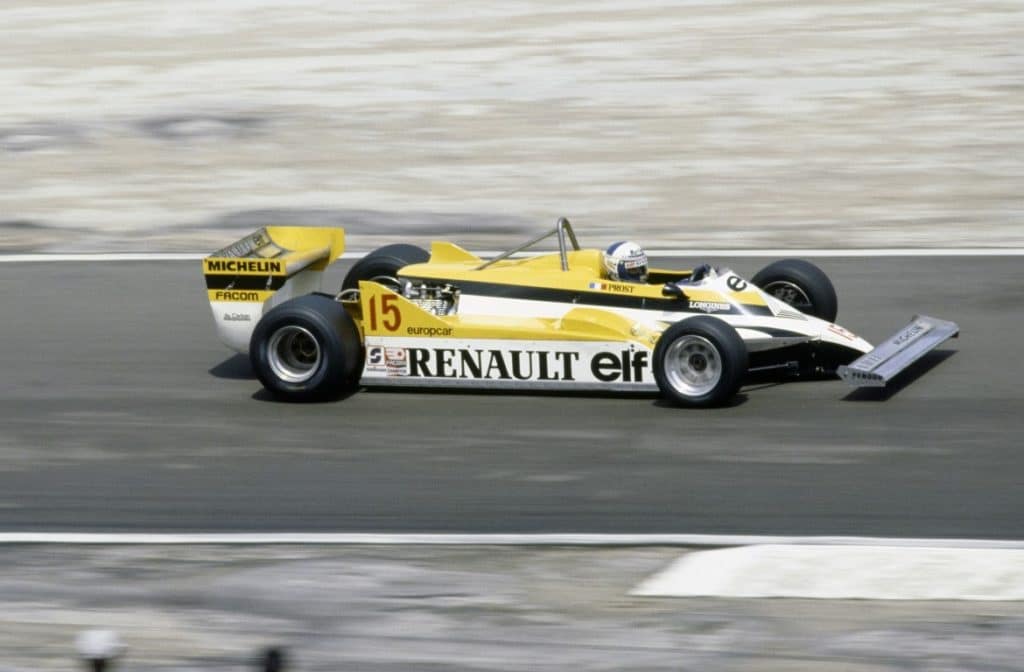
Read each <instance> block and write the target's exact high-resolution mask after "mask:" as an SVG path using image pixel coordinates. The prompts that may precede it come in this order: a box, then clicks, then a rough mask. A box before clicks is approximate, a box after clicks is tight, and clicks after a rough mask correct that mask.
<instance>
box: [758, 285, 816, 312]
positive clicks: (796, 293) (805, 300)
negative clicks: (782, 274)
mask: <svg viewBox="0 0 1024 672" xmlns="http://www.w3.org/2000/svg"><path fill="white" fill-rule="evenodd" d="M761 289H763V290H764V291H765V292H766V293H767V294H769V295H771V296H774V297H775V298H776V299H778V300H779V301H782V302H783V303H788V304H789V305H791V306H793V307H794V308H796V309H797V310H800V311H802V312H805V313H806V312H809V311H810V310H812V309H813V308H814V304H813V303H811V297H809V296H807V292H805V291H804V290H803V289H802V288H801V287H800V286H799V285H795V284H793V283H792V282H787V281H786V280H776V281H775V282H770V283H768V284H767V285H765V286H764V287H762V288H761Z"/></svg>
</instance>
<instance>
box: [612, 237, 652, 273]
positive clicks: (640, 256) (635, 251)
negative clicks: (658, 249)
mask: <svg viewBox="0 0 1024 672" xmlns="http://www.w3.org/2000/svg"><path fill="white" fill-rule="evenodd" d="M603 259H604V270H605V271H607V272H608V279H609V280H618V281H620V282H647V253H646V252H644V248H642V247H640V246H639V245H637V244H636V243H634V242H632V241H629V240H622V241H619V242H617V243H612V244H611V245H609V246H608V249H607V250H605V251H604V255H603Z"/></svg>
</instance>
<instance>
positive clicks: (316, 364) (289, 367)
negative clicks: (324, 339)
mask: <svg viewBox="0 0 1024 672" xmlns="http://www.w3.org/2000/svg"><path fill="white" fill-rule="evenodd" d="M267 356H268V359H269V360H270V369H271V370H272V371H273V372H274V375H275V376H277V377H278V378H280V379H281V380H283V381H285V382H288V383H304V382H306V381H307V380H309V379H310V378H312V377H313V374H315V373H316V372H317V369H319V368H320V360H321V357H322V355H321V353H320V344H319V343H318V342H317V340H316V338H314V337H313V334H312V333H311V332H310V331H309V330H308V329H305V328H303V327H298V326H295V325H288V326H287V327H281V328H280V329H278V330H277V331H275V332H274V334H273V335H272V336H271V337H270V341H269V343H268V344H267Z"/></svg>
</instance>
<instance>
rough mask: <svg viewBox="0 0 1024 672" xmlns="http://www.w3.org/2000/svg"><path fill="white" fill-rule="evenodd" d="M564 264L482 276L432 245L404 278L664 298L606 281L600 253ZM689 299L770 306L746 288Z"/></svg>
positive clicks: (452, 248)
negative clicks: (427, 257)
mask: <svg viewBox="0 0 1024 672" xmlns="http://www.w3.org/2000/svg"><path fill="white" fill-rule="evenodd" d="M566 261H567V262H568V267H569V268H568V270H562V266H561V258H560V256H559V255H558V254H546V255H541V256H537V257H528V258H524V259H505V260H502V261H498V262H496V263H494V264H492V265H489V266H487V267H486V268H484V269H479V270H478V267H479V266H480V265H481V264H483V263H484V260H482V259H480V258H479V257H477V256H475V255H473V254H471V253H470V252H467V251H466V250H464V249H462V248H461V247H459V246H458V245H453V244H451V243H445V242H434V243H433V244H432V245H431V256H430V261H428V262H426V263H423V264H413V265H410V266H406V267H405V268H403V269H402V275H403V276H404V277H410V278H421V279H438V280H446V281H451V282H453V283H454V284H458V283H459V282H460V281H462V282H487V283H494V284H499V285H511V286H516V287H536V288H540V289H558V290H570V291H574V290H578V291H580V292H584V293H593V294H597V295H600V294H613V295H620V296H631V297H634V298H650V299H659V300H663V299H664V298H665V297H664V296H663V295H662V286H661V285H660V284H646V285H642V284H637V283H630V282H613V281H610V280H606V279H604V278H603V275H604V273H603V267H602V262H601V251H600V250H574V251H569V252H567V253H566ZM659 272H661V273H672V271H659ZM686 296H687V297H688V298H689V299H690V300H691V301H712V302H722V301H730V302H737V303H740V304H743V305H747V306H765V305H766V304H765V302H764V299H763V298H762V296H761V295H760V294H759V293H758V291H757V290H756V289H755V288H754V287H752V286H747V287H746V288H745V289H744V290H743V291H738V292H731V293H730V294H729V296H728V297H725V296H723V295H722V293H721V292H719V291H717V290H714V289H710V288H707V289H705V288H697V287H694V288H687V290H686Z"/></svg>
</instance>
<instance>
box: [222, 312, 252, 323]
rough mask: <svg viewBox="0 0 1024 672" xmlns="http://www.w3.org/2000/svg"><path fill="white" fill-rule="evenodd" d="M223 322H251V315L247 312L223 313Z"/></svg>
mask: <svg viewBox="0 0 1024 672" xmlns="http://www.w3.org/2000/svg"><path fill="white" fill-rule="evenodd" d="M224 321H225V322H251V321H252V316H251V315H249V314H247V313H224Z"/></svg>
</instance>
